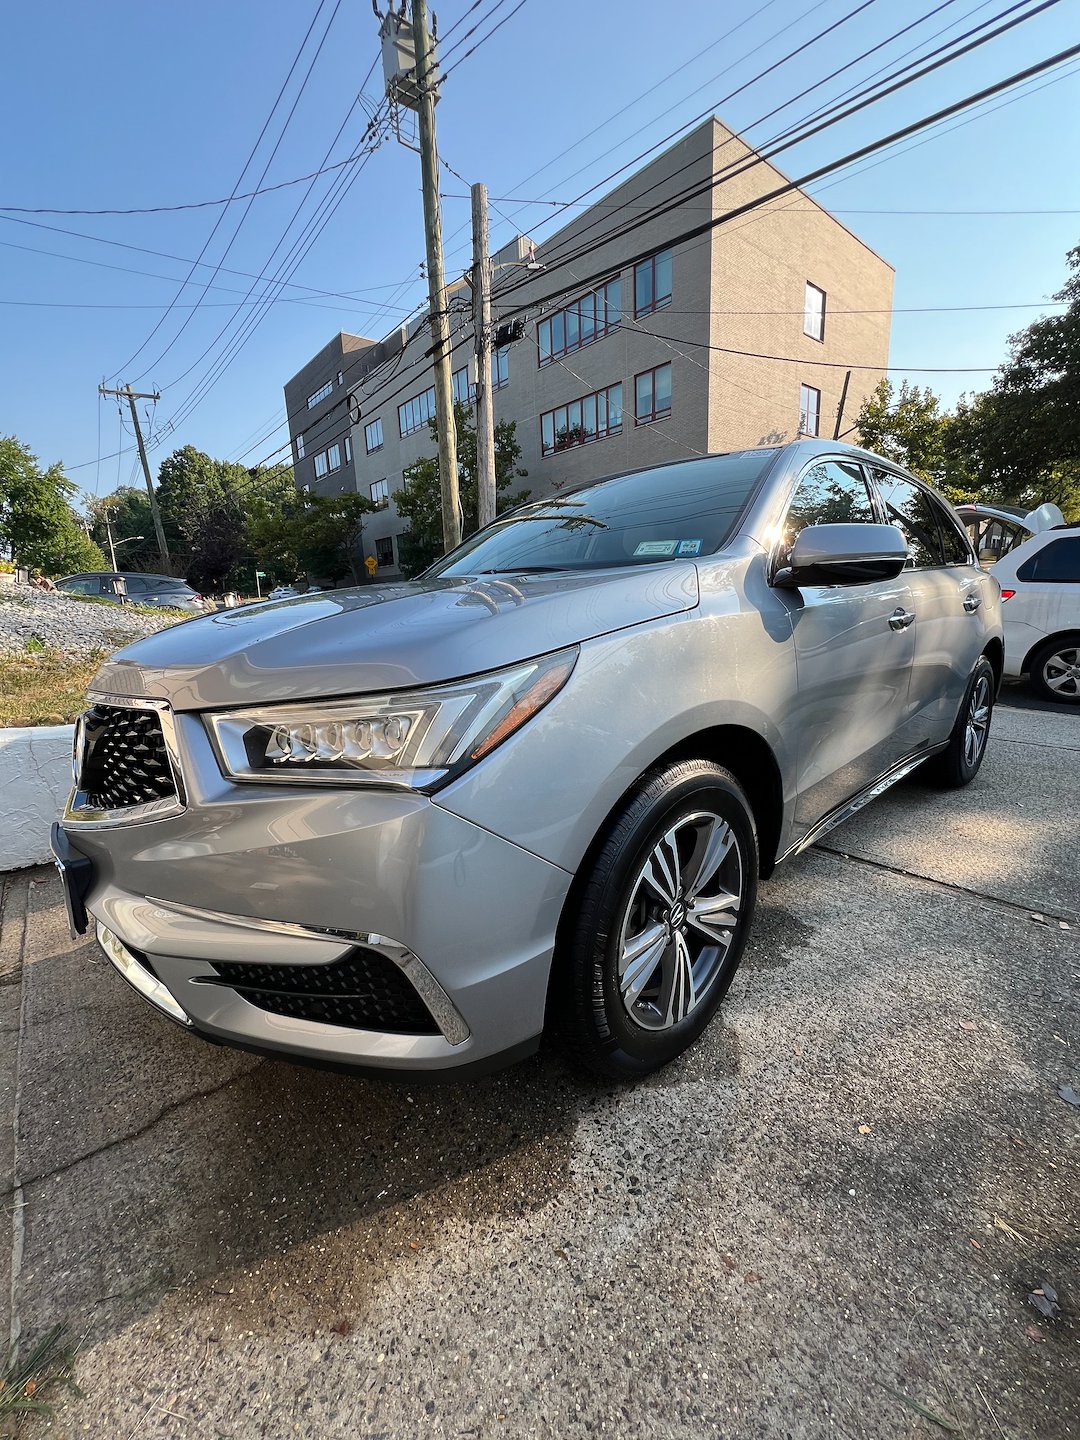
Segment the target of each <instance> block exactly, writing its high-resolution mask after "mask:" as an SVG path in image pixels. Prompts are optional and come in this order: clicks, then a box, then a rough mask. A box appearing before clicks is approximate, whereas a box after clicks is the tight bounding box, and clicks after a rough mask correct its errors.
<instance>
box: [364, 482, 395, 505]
mask: <svg viewBox="0 0 1080 1440" xmlns="http://www.w3.org/2000/svg"><path fill="white" fill-rule="evenodd" d="M368 489H369V490H370V491H371V498H372V500H373V501H374V502H375V504H376V505H385V504H386V502H387V500H389V498H390V492H389V490H388V489H387V486H386V481H385V480H375V481H373V482H372V484H371V485H370V486H369V487H368Z"/></svg>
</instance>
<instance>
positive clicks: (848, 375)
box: [832, 370, 851, 440]
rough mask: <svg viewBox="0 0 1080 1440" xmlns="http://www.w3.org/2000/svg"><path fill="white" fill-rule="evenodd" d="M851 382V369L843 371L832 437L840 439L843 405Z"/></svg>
mask: <svg viewBox="0 0 1080 1440" xmlns="http://www.w3.org/2000/svg"><path fill="white" fill-rule="evenodd" d="M850 384H851V371H850V370H846V371H845V372H844V388H843V389H842V390H841V391H840V404H839V405H838V406H837V407H836V424H835V425H834V426H833V432H832V438H833V439H834V440H839V439H840V426H841V425H842V424H843V423H844V406H845V405H846V404H847V391H848V386H849V385H850Z"/></svg>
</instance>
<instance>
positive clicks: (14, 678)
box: [0, 650, 107, 729]
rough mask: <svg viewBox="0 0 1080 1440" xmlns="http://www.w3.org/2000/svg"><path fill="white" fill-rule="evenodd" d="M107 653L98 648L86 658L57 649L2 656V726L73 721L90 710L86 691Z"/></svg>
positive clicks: (56, 723)
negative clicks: (60, 652)
mask: <svg viewBox="0 0 1080 1440" xmlns="http://www.w3.org/2000/svg"><path fill="white" fill-rule="evenodd" d="M106 653H107V652H106V651H104V650H96V651H95V652H94V653H93V654H92V655H89V656H87V658H86V659H85V660H73V659H72V658H71V657H70V656H67V655H61V654H59V653H58V652H57V651H56V650H42V651H40V652H39V653H37V654H32V655H28V654H26V653H25V652H24V653H23V654H18V655H0V729H6V728H8V727H9V726H13V725H67V724H70V722H71V721H73V720H74V719H75V718H76V716H78V715H81V714H82V712H83V711H84V710H85V709H86V692H87V690H88V689H89V688H90V681H91V680H92V679H93V678H94V674H95V672H96V671H97V669H98V667H99V666H100V664H101V662H102V661H103V660H104V659H105V656H106Z"/></svg>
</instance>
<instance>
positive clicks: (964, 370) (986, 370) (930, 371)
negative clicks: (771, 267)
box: [642, 330, 1000, 375]
mask: <svg viewBox="0 0 1080 1440" xmlns="http://www.w3.org/2000/svg"><path fill="white" fill-rule="evenodd" d="M642 334H644V335H652V336H653V337H654V338H655V339H657V340H668V341H670V342H671V343H672V344H676V345H689V346H691V347H692V348H693V349H695V350H716V351H718V352H719V353H720V354H721V355H739V356H743V357H744V358H746V359H747V360H778V361H781V362H782V363H783V364H785V365H799V366H811V365H812V366H814V367H815V368H816V369H823V370H874V371H891V370H899V371H903V373H904V374H906V375H916V374H917V375H978V374H987V375H992V374H993V373H994V372H995V371H996V370H998V369H999V368H1000V367H999V366H997V365H854V364H852V363H850V362H849V361H847V360H807V359H804V358H803V357H802V356H801V355H763V354H761V353H759V352H758V351H756V350H734V349H732V348H731V347H730V346H727V345H712V344H710V343H709V342H708V341H707V340H688V339H687V338H686V337H685V336H684V335H662V334H661V333H660V331H659V330H643V331H642Z"/></svg>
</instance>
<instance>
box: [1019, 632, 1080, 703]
mask: <svg viewBox="0 0 1080 1440" xmlns="http://www.w3.org/2000/svg"><path fill="white" fill-rule="evenodd" d="M1078 666H1080V635H1059V636H1058V637H1057V639H1056V640H1048V641H1047V642H1046V644H1045V645H1040V646H1039V648H1038V650H1036V652H1035V654H1034V655H1033V656H1032V657H1031V664H1030V666H1029V667H1028V681H1029V683H1030V685H1031V688H1032V689H1033V690H1034V691H1035V694H1036V695H1038V696H1039V698H1040V699H1042V700H1056V701H1057V702H1058V703H1059V704H1065V705H1078V704H1080V675H1078V674H1076V673H1075V671H1076V669H1077V667H1078ZM1070 672H1073V673H1070ZM1051 679H1056V680H1057V681H1058V683H1059V684H1064V685H1065V686H1066V687H1067V688H1066V689H1063V690H1059V689H1055V688H1054V686H1052V685H1051V684H1050V680H1051Z"/></svg>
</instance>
